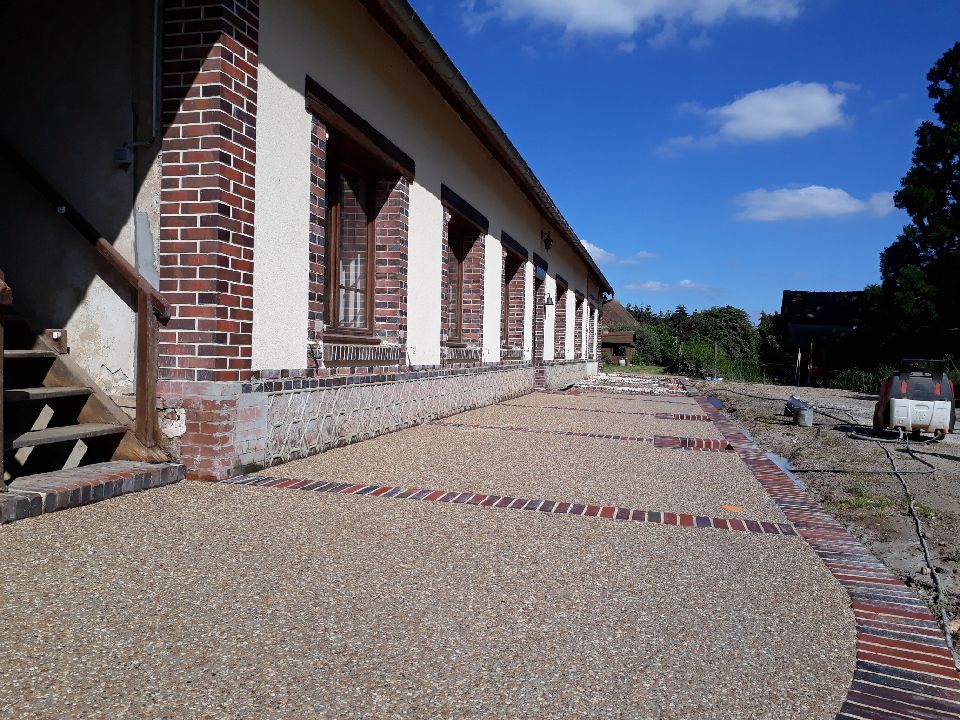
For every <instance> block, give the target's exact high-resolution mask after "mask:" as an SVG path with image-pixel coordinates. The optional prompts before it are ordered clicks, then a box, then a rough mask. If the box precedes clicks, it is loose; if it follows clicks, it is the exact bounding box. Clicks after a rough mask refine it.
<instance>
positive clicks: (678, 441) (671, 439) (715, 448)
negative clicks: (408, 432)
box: [430, 420, 734, 453]
mask: <svg viewBox="0 0 960 720" xmlns="http://www.w3.org/2000/svg"><path fill="white" fill-rule="evenodd" d="M430 424H431V425H440V426H442V427H451V428H470V429H472V430H503V431H506V432H519V433H533V434H535V435H561V436H564V437H581V438H593V439H594V440H619V441H621V442H637V443H653V446H654V447H655V448H660V449H670V450H690V451H695V452H729V453H732V452H734V449H733V448H732V447H731V446H730V444H729V443H727V442H726V441H725V440H714V439H713V438H692V437H675V436H673V435H654V436H653V437H640V436H637V435H615V434H610V433H591V432H580V431H577V430H544V429H542V428H528V427H516V426H513V425H480V424H474V423H454V422H444V421H443V420H434V421H433V422H431V423H430Z"/></svg>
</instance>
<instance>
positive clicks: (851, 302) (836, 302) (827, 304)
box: [780, 290, 864, 327]
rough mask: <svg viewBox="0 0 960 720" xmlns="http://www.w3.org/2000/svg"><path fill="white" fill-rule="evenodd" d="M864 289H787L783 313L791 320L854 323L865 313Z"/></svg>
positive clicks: (814, 323) (784, 316) (841, 323)
mask: <svg viewBox="0 0 960 720" xmlns="http://www.w3.org/2000/svg"><path fill="white" fill-rule="evenodd" d="M863 299H864V294H863V292H862V291H852V292H809V291H806V290H784V291H783V304H782V305H781V306H780V314H781V315H782V316H783V319H784V321H786V322H787V323H796V324H798V325H838V326H843V327H853V326H855V325H858V324H859V323H860V317H861V316H862V314H863Z"/></svg>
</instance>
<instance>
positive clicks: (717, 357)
mask: <svg viewBox="0 0 960 720" xmlns="http://www.w3.org/2000/svg"><path fill="white" fill-rule="evenodd" d="M674 367H675V368H676V370H677V371H678V372H679V373H681V374H682V375H688V376H690V377H700V378H704V377H714V376H717V377H722V378H723V379H725V380H734V381H737V382H754V383H762V382H769V378H768V376H767V373H766V372H764V370H763V366H762V365H761V364H760V363H758V362H756V361H755V360H731V359H730V358H728V357H727V356H726V355H724V354H723V353H722V352H717V351H715V350H714V346H713V345H712V344H711V345H708V344H706V343H698V342H692V343H684V344H683V347H682V354H681V355H680V358H679V360H678V362H677V363H676V364H675V365H674Z"/></svg>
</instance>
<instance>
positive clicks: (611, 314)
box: [600, 299, 637, 330]
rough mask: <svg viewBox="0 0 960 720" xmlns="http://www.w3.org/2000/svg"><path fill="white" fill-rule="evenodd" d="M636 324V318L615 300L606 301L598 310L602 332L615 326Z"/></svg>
mask: <svg viewBox="0 0 960 720" xmlns="http://www.w3.org/2000/svg"><path fill="white" fill-rule="evenodd" d="M636 322H637V321H636V318H634V317H633V315H631V314H630V311H629V310H627V309H626V308H625V307H624V306H623V304H622V303H621V302H620V301H619V300H617V299H612V300H608V301H607V302H605V303H604V304H603V308H602V309H601V310H600V327H601V329H603V330H606V329H607V328H610V327H614V326H616V325H632V324H634V323H636Z"/></svg>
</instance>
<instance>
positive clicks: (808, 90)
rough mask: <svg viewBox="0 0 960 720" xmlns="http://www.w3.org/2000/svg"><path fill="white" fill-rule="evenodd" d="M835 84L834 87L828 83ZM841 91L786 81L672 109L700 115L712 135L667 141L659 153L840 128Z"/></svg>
mask: <svg viewBox="0 0 960 720" xmlns="http://www.w3.org/2000/svg"><path fill="white" fill-rule="evenodd" d="M834 85H835V86H836V85H837V84H836V83H835V84H834ZM846 99H847V96H846V93H845V92H842V91H840V90H839V89H836V90H831V89H830V88H829V87H827V86H826V85H824V84H823V83H802V82H792V83H789V84H786V85H777V86H776V87H772V88H766V89H763V90H754V91H753V92H750V93H747V94H746V95H744V96H742V97H740V98H737V99H736V100H734V101H733V102H732V103H729V104H728V105H720V106H719V107H713V108H704V107H703V106H702V105H700V104H699V103H696V102H684V103H681V104H680V105H678V106H677V112H678V113H679V114H681V115H691V114H693V115H697V114H699V115H702V116H703V117H704V119H705V121H706V123H707V125H708V126H710V127H712V128H713V130H712V132H707V133H705V134H703V135H684V136H681V137H674V138H670V139H669V140H667V142H666V143H664V145H662V146H661V148H660V150H661V151H662V152H670V151H676V150H682V149H685V148H690V147H715V146H717V145H719V144H721V143H750V142H766V141H770V140H779V139H781V138H790V137H803V136H805V135H810V134H811V133H815V132H817V131H818V130H823V129H826V128H830V127H837V126H839V125H845V124H846V123H848V122H849V118H848V117H847V116H846V115H844V114H843V104H844V103H845V102H846Z"/></svg>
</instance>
